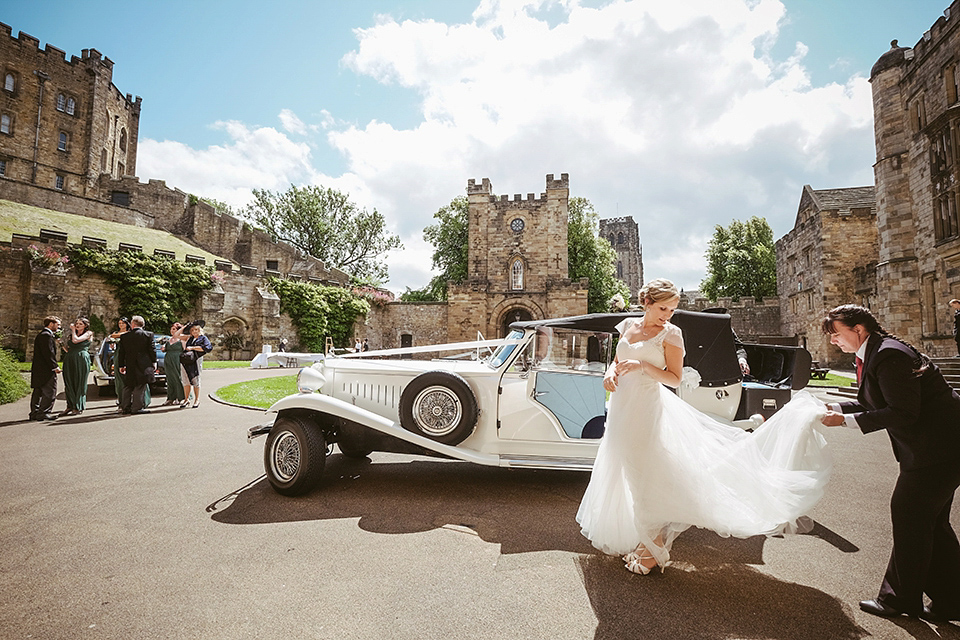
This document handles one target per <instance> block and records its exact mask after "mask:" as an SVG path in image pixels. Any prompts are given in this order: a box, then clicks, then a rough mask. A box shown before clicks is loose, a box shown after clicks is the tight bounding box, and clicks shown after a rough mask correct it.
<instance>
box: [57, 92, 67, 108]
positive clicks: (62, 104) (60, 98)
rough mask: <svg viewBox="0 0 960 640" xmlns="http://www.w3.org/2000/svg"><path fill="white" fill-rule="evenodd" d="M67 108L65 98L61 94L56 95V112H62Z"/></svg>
mask: <svg viewBox="0 0 960 640" xmlns="http://www.w3.org/2000/svg"><path fill="white" fill-rule="evenodd" d="M66 108H67V96H65V95H63V94H62V93H58V94H57V111H63V110H64V109H66Z"/></svg>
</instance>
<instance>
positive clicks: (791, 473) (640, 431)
mask: <svg viewBox="0 0 960 640" xmlns="http://www.w3.org/2000/svg"><path fill="white" fill-rule="evenodd" d="M632 321H634V320H633V319H628V320H625V321H624V322H623V323H621V324H620V325H618V330H619V331H620V335H621V336H622V335H623V334H624V332H625V330H626V327H627V324H626V323H628V322H632ZM665 341H667V342H670V343H672V344H677V345H678V346H680V348H681V349H682V348H683V346H682V345H683V337H682V334H681V332H680V329H679V328H678V327H676V326H675V325H672V324H669V323H668V324H667V325H666V326H665V327H664V329H663V330H662V331H661V332H660V333H659V334H658V335H657V336H655V337H654V338H651V339H649V340H647V341H638V342H635V343H632V344H631V343H629V342H627V341H626V340H624V339H622V338H621V340H620V342H619V344H618V345H617V356H618V357H619V359H620V360H621V361H622V360H645V361H647V362H650V363H652V364H654V365H655V366H657V367H661V368H664V367H666V360H665V358H664V342H665ZM824 411H825V407H824V405H823V404H822V403H820V402H819V401H818V400H817V399H815V398H814V397H813V396H812V395H810V394H809V393H807V392H805V391H801V392H799V393H797V394H796V395H795V396H794V398H793V399H792V400H791V401H790V402H789V403H787V404H786V405H785V406H784V407H783V408H781V409H780V410H779V411H778V412H777V413H775V414H774V415H773V416H772V417H771V418H770V419H769V420H767V421H766V422H765V423H763V425H762V426H760V427H759V428H757V429H756V430H755V431H754V432H752V433H751V432H747V431H744V430H742V429H740V428H738V427H734V426H731V425H728V424H723V423H720V422H718V421H716V420H714V419H712V418H710V417H709V416H706V415H704V414H703V413H701V412H699V411H697V410H696V409H694V408H693V407H691V406H690V405H689V404H687V403H686V402H684V401H683V400H681V399H680V398H679V397H678V396H676V395H675V394H674V393H673V392H672V391H671V390H670V389H667V388H666V387H664V386H663V385H662V384H660V383H659V382H657V381H655V380H654V379H653V378H651V377H650V376H648V375H646V374H644V373H643V372H642V371H632V372H630V373H628V374H625V375H621V376H620V377H619V380H618V386H617V390H616V391H615V392H614V393H612V394H610V406H609V410H608V413H607V425H606V431H605V433H604V436H603V439H602V440H601V442H600V448H599V450H598V452H597V459H596V462H595V463H594V465H593V473H592V475H591V476H590V483H589V485H588V486H587V490H586V493H585V494H584V496H583V500H582V502H581V503H580V509H579V511H578V512H577V522H579V523H580V526H581V530H582V532H583V535H584V536H586V537H587V538H588V539H589V540H590V541H591V542H592V543H593V545H594V546H595V547H596V548H598V549H600V550H601V551H603V552H604V553H609V554H614V555H623V554H626V553H629V552H630V551H633V550H634V549H635V548H636V547H637V545H638V544H640V543H642V544H643V545H644V546H645V547H646V548H647V549H649V550H650V552H651V553H652V554H653V556H654V557H655V558H656V560H657V563H658V564H659V565H660V566H665V565H666V563H667V562H668V561H669V559H670V547H671V545H672V544H673V541H674V539H675V538H676V537H677V535H679V534H680V533H681V532H682V531H684V530H685V529H687V528H688V527H690V526H696V527H703V528H705V529H711V530H713V531H715V532H717V533H718V534H720V535H721V536H737V537H749V536H754V535H761V534H765V535H771V534H776V533H781V532H792V531H795V530H796V526H795V523H796V520H797V518H799V517H800V516H803V515H805V514H806V513H807V512H808V511H809V510H810V509H811V508H812V507H813V506H814V505H815V504H816V503H817V501H818V500H820V498H821V496H822V495H823V490H824V486H825V485H826V483H827V480H828V478H829V476H830V470H831V466H832V465H831V460H830V456H829V452H828V451H827V450H826V441H825V440H824V438H823V436H822V435H821V434H820V433H819V431H817V429H816V425H819V424H820V418H821V417H822V416H823V413H824ZM658 536H659V537H660V539H661V540H662V544H659V545H658V544H655V542H654V540H655V539H656V538H657V537H658Z"/></svg>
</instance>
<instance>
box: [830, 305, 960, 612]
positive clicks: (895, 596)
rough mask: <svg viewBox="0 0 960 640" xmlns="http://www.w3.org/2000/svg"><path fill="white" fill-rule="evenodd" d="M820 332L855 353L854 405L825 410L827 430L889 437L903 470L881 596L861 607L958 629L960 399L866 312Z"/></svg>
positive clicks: (843, 315) (843, 310)
mask: <svg viewBox="0 0 960 640" xmlns="http://www.w3.org/2000/svg"><path fill="white" fill-rule="evenodd" d="M822 327H823V332H824V333H826V334H828V335H829V336H830V342H831V343H832V344H834V345H836V346H837V347H839V348H840V350H841V351H843V352H844V353H853V354H856V358H855V364H856V365H857V381H858V382H859V387H860V388H859V390H858V392H857V401H856V402H840V403H831V404H830V405H828V409H829V411H828V412H827V413H826V415H825V416H824V417H823V420H822V421H823V424H825V425H827V426H829V427H839V426H846V427H850V428H853V429H859V430H860V431H862V432H863V433H865V434H866V433H872V432H874V431H880V430H886V432H887V435H888V436H889V437H890V442H891V444H892V445H893V454H894V456H895V457H896V458H897V460H898V461H899V463H900V474H899V476H898V477H897V483H896V485H895V487H894V489H893V497H892V498H891V500H890V513H891V516H892V522H893V551H892V552H891V554H890V561H889V563H888V565H887V571H886V574H885V575H884V577H883V582H882V583H881V585H880V592H879V594H878V595H877V597H876V598H874V599H873V600H863V601H862V602H860V608H861V609H863V610H864V611H866V612H867V613H872V614H873V615H877V616H884V617H896V616H900V615H902V614H907V615H913V616H921V617H925V618H928V619H934V620H960V543H958V541H957V535H956V533H955V532H954V530H953V528H952V527H951V526H950V508H951V505H952V504H953V497H954V493H955V492H956V490H957V487H958V486H960V395H957V392H956V391H954V390H953V389H951V388H950V385H949V384H947V382H946V380H944V377H943V375H942V374H941V373H940V370H939V369H938V368H937V366H936V365H935V364H934V363H933V362H931V360H930V358H928V357H927V356H925V355H923V354H921V353H920V352H919V351H917V350H916V349H915V348H914V347H913V346H911V345H910V344H908V343H906V342H904V341H903V340H901V339H899V338H897V337H896V336H892V335H890V334H889V333H888V332H887V331H886V330H885V329H884V328H883V327H881V326H880V323H879V322H878V321H877V319H876V318H875V317H874V316H873V314H872V313H870V311H869V310H868V309H866V308H864V307H859V306H856V305H852V304H847V305H842V306H839V307H836V308H834V309H832V310H830V311H829V312H828V313H827V315H826V317H825V318H824V319H823V323H822ZM924 593H926V594H927V596H929V597H930V605H929V607H925V606H924V604H923V594H924Z"/></svg>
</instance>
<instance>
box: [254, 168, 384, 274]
mask: <svg viewBox="0 0 960 640" xmlns="http://www.w3.org/2000/svg"><path fill="white" fill-rule="evenodd" d="M245 215H246V216H247V217H248V218H249V219H250V220H252V221H253V222H254V223H255V224H257V225H258V226H260V227H261V228H262V229H263V230H264V231H266V232H267V234H268V235H269V236H270V237H271V238H273V239H274V240H282V241H283V242H286V243H288V244H291V245H293V246H295V247H297V248H298V249H300V250H302V251H304V252H306V253H309V254H310V255H312V256H314V257H315V258H319V259H320V260H323V262H324V263H325V264H326V265H327V266H328V267H335V268H337V269H340V270H342V271H345V272H346V273H349V274H350V275H351V276H352V277H353V278H355V279H356V281H357V282H364V283H369V284H378V285H379V284H382V283H383V282H385V281H386V279H387V265H386V264H385V263H384V262H383V260H382V258H381V256H383V254H384V253H386V252H387V251H390V250H391V249H397V248H401V247H402V245H401V244H400V238H399V237H398V236H396V235H394V234H392V233H390V232H389V231H388V230H387V228H386V222H385V220H384V217H383V216H382V215H381V214H380V213H378V212H377V210H376V209H374V210H373V211H372V212H371V211H367V210H366V209H360V208H358V207H357V205H356V204H354V203H353V202H351V201H350V199H349V196H348V194H345V193H341V192H339V191H337V190H335V189H328V188H324V187H320V186H307V187H297V186H293V185H291V187H290V188H289V189H288V190H287V191H285V192H284V193H274V192H272V191H268V190H264V189H254V190H253V202H252V203H251V204H249V205H247V208H246V210H245Z"/></svg>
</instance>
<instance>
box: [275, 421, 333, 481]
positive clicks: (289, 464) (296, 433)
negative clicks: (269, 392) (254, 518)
mask: <svg viewBox="0 0 960 640" xmlns="http://www.w3.org/2000/svg"><path fill="white" fill-rule="evenodd" d="M326 460H327V444H326V439H325V438H324V437H323V431H322V430H321V429H320V427H318V426H317V425H316V424H314V423H313V422H312V421H310V420H307V419H305V418H299V417H283V418H278V419H277V421H276V422H275V423H274V425H273V428H272V429H270V433H269V434H268V435H267V443H266V446H265V447H264V450H263V467H264V469H265V470H266V472H267V480H269V481H270V485H271V486H272V487H273V489H274V491H276V492H277V493H280V494H282V495H285V496H297V495H300V494H303V493H306V492H307V491H310V490H311V489H313V488H314V487H315V486H316V485H317V484H318V483H319V482H320V477H321V476H322V475H323V467H324V465H325V464H326Z"/></svg>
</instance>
